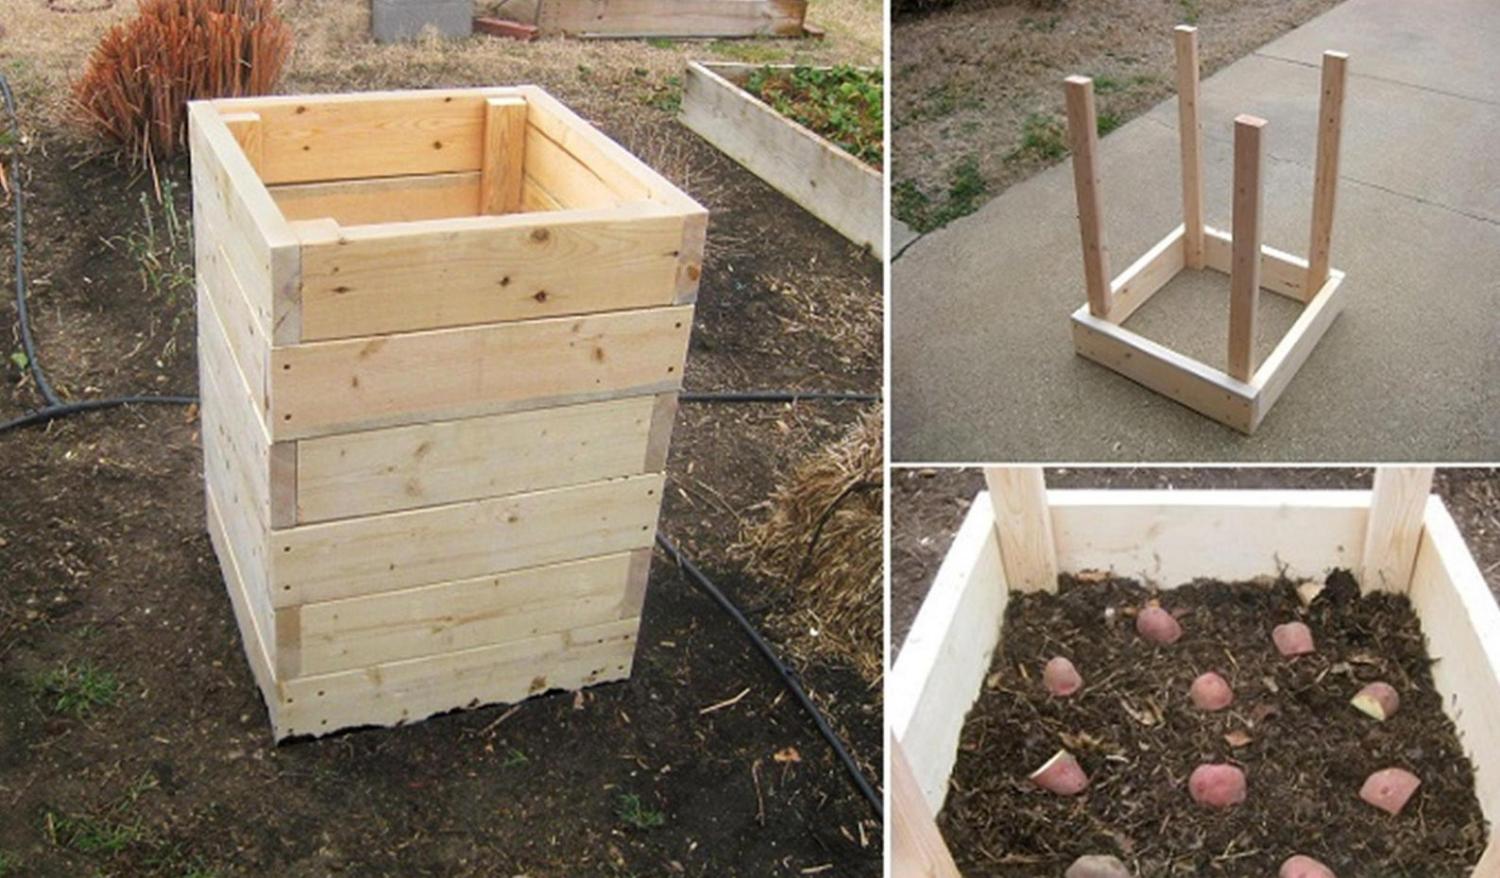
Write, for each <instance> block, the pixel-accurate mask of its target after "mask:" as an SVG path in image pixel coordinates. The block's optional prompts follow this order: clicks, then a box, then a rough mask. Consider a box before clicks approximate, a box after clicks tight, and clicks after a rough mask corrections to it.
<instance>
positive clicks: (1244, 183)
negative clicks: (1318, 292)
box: [1224, 114, 1266, 381]
mask: <svg viewBox="0 0 1500 878" xmlns="http://www.w3.org/2000/svg"><path fill="white" fill-rule="evenodd" d="M1265 126H1266V121H1265V120H1264V119H1260V118H1257V117H1255V116H1249V115H1243V114H1242V115H1240V116H1237V117H1235V120H1234V240H1233V242H1232V244H1231V247H1232V249H1233V251H1234V255H1233V260H1234V261H1233V263H1232V264H1231V265H1230V270H1229V356H1228V365H1227V366H1226V367H1225V369H1224V371H1225V372H1227V373H1229V376H1230V377H1231V378H1235V379H1237V380H1239V381H1249V380H1250V376H1252V375H1254V374H1255V330H1256V312H1257V310H1258V308H1259V302H1260V261H1261V250H1260V233H1261V161H1262V160H1261V151H1262V150H1261V133H1262V131H1263V130H1264V129H1265Z"/></svg>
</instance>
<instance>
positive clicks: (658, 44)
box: [646, 37, 677, 49]
mask: <svg viewBox="0 0 1500 878" xmlns="http://www.w3.org/2000/svg"><path fill="white" fill-rule="evenodd" d="M646 45H648V46H650V47H651V48H653V49H670V48H672V47H673V46H676V45H677V42H676V41H675V40H671V39H668V38H667V37H647V38H646Z"/></svg>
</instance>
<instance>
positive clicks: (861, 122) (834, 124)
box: [745, 65, 885, 169]
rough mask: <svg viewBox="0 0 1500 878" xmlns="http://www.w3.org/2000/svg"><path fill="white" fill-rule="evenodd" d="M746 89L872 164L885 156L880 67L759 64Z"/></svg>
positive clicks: (775, 108) (882, 90) (878, 165)
mask: <svg viewBox="0 0 1500 878" xmlns="http://www.w3.org/2000/svg"><path fill="white" fill-rule="evenodd" d="M745 90H746V91H748V92H750V93H751V94H753V95H755V96H756V97H758V98H760V99H761V100H763V101H765V102H766V103H767V104H770V105H771V107H772V109H774V110H776V112H778V113H780V114H781V115H783V116H786V117H787V118H789V119H791V120H793V121H795V122H797V123H799V124H801V125H805V126H807V127H808V128H810V129H812V130H813V131H814V132H816V133H817V134H818V135H820V136H822V137H826V138H828V139H829V140H831V141H833V142H834V143H836V144H838V145H839V146H840V147H842V148H843V149H844V151H845V152H848V153H849V154H851V155H853V156H855V157H856V158H858V159H860V160H861V161H863V162H865V163H866V164H868V165H871V166H872V167H874V168H877V169H878V168H880V166H881V163H882V161H883V158H884V134H885V131H884V126H885V122H884V119H885V116H884V109H883V106H882V96H883V93H884V87H883V82H882V79H881V74H880V71H878V70H867V69H863V68H859V67H850V66H848V65H839V66H836V67H790V68H787V67H761V68H759V69H758V70H755V71H753V72H751V74H750V77H749V79H748V80H747V81H746V83H745Z"/></svg>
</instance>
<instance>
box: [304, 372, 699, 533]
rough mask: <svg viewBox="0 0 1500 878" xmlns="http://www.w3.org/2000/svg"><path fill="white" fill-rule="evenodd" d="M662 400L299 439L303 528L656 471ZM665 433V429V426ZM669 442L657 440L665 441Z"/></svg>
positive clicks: (596, 404) (625, 401) (635, 400)
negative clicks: (654, 455)
mask: <svg viewBox="0 0 1500 878" xmlns="http://www.w3.org/2000/svg"><path fill="white" fill-rule="evenodd" d="M668 398H671V396H670V395H663V396H655V397H653V396H633V397H627V398H625V399H616V400H608V401H604V402H593V403H586V404H584V405H576V406H562V407H559V408H545V409H537V410H535V411H525V412H510V413H506V414H499V415H489V416H485V417H478V418H464V419H461V420H454V421H435V422H432V423H425V424H413V425H411V426H406V427H394V428H390V429H384V430H366V431H361V432H356V433H338V434H334V435H331V436H321V437H317V438H313V439H303V440H300V441H299V442H298V443H297V446H298V494H297V506H298V511H299V515H300V518H299V521H301V522H302V523H312V522H318V521H327V520H330V519H335V518H349V517H354V516H360V515H373V514H378V513H384V512H395V511H398V510H402V509H415V508H418V507H422V506H434V505H441V504H444V503H454V502H458V501H461V500H477V499H480V498H483V497H496V496H502V495H505V494H519V493H524V492H526V491H536V490H541V489H544V488H554V487H560V486H563V485H573V484H582V483H585V482H593V481H598V480H600V479H607V478H615V477H619V476H630V475H638V474H641V473H644V472H653V471H660V469H661V467H660V466H655V467H652V466H650V464H651V463H653V462H654V461H652V460H650V457H651V454H650V443H651V441H652V439H653V423H654V420H655V412H656V409H657V406H658V403H659V402H660V400H662V399H668ZM666 429H667V433H668V434H670V430H671V425H670V423H669V424H668V425H667V428H666ZM664 441H665V440H663V442H664Z"/></svg>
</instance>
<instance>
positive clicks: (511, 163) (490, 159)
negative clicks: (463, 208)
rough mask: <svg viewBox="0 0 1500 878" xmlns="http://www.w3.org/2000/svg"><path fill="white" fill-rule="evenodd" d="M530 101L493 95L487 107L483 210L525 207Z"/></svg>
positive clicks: (507, 210)
mask: <svg viewBox="0 0 1500 878" xmlns="http://www.w3.org/2000/svg"><path fill="white" fill-rule="evenodd" d="M525 150H526V101H525V100H524V99H523V98H521V97H520V96H516V97H506V98H490V99H489V100H487V101H485V107H484V147H483V152H482V153H481V155H480V157H479V174H480V183H479V208H478V210H479V212H480V213H514V212H515V211H517V210H520V209H521V188H522V185H521V184H522V179H523V177H524V176H525V173H526V172H525V167H526V161H525V160H526V151H525Z"/></svg>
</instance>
